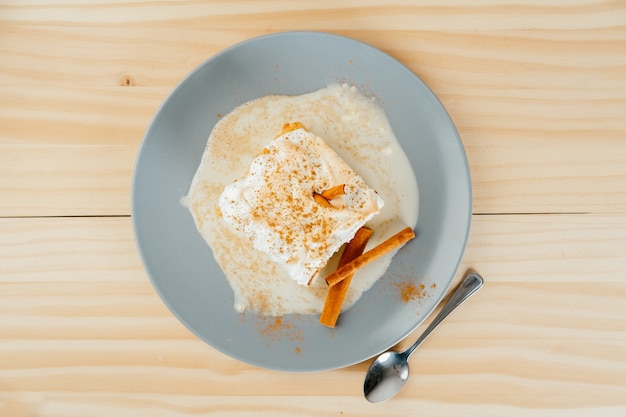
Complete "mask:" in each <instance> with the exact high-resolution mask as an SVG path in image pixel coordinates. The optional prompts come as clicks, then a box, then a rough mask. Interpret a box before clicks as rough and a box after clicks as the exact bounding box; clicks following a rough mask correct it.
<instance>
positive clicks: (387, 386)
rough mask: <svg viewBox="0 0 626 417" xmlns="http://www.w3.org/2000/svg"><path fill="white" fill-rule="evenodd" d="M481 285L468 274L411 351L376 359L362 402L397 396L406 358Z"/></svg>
mask: <svg viewBox="0 0 626 417" xmlns="http://www.w3.org/2000/svg"><path fill="white" fill-rule="evenodd" d="M483 283H484V281H483V279H482V277H481V276H480V275H478V274H477V273H475V272H472V273H470V274H468V275H467V276H466V277H465V278H464V279H463V282H461V284H460V285H459V286H458V288H457V289H456V291H455V292H454V294H452V296H451V297H450V299H449V300H448V302H447V303H446V304H445V305H444V306H443V308H442V309H441V311H440V312H439V314H437V316H436V317H435V319H434V320H433V321H432V322H431V323H430V325H429V326H428V327H427V328H426V330H425V331H424V333H422V335H421V336H420V337H419V338H418V339H417V340H416V341H415V343H413V345H411V347H409V348H408V349H407V350H405V351H404V352H394V351H388V352H385V353H383V354H381V355H380V356H379V357H378V358H376V360H375V361H374V362H372V364H371V365H370V367H369V369H368V371H367V374H366V375H365V382H364V383H363V393H364V394H365V398H367V400H368V401H370V402H373V403H377V402H381V401H385V400H387V399H389V398H391V397H393V396H394V395H396V394H397V393H398V391H400V390H401V389H402V387H403V386H404V384H406V381H407V380H408V379H409V362H408V360H409V356H411V354H412V353H413V351H414V350H415V349H416V348H417V347H418V346H419V345H421V344H422V342H423V341H424V340H426V338H427V337H428V335H430V333H432V331H433V330H435V328H437V326H439V324H441V322H442V321H443V320H444V319H445V318H446V317H448V315H449V314H450V313H452V312H453V311H454V310H456V308H457V307H459V306H460V305H461V304H462V303H463V302H464V301H465V300H467V299H468V298H469V297H470V296H471V295H472V294H474V293H475V292H476V291H478V290H479V289H480V288H481V287H482V286H483Z"/></svg>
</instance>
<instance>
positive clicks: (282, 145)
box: [219, 128, 384, 285]
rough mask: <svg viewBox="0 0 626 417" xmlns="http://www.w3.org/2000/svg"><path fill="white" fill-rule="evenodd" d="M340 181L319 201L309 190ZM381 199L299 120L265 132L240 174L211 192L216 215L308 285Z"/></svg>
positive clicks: (377, 208) (373, 212)
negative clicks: (215, 194) (272, 133)
mask: <svg viewBox="0 0 626 417" xmlns="http://www.w3.org/2000/svg"><path fill="white" fill-rule="evenodd" d="M342 184H345V187H344V192H345V194H343V195H340V196H338V197H335V198H333V199H332V201H331V202H330V203H331V206H330V207H324V206H322V205H321V204H320V203H318V202H317V201H315V199H314V198H313V194H314V193H318V194H321V193H322V192H324V191H325V190H328V189H330V188H332V187H334V186H337V185H342ZM383 204H384V203H383V200H382V199H381V198H380V197H379V196H378V194H377V193H376V192H375V191H374V190H373V189H371V188H370V187H369V186H368V185H367V184H366V183H365V181H363V179H362V178H361V177H360V176H359V175H358V174H357V173H356V172H355V171H354V170H353V169H352V168H351V167H350V166H349V165H348V164H347V163H346V162H345V161H344V160H343V159H342V158H341V157H340V156H339V155H337V153H336V152H335V151H333V149H331V148H330V146H328V144H326V142H325V141H324V140H323V139H322V138H320V137H318V136H317V135H315V134H313V133H311V132H309V131H307V130H306V129H303V128H298V129H296V130H292V131H288V132H287V133H284V134H282V135H280V136H278V137H277V138H275V139H274V140H272V141H271V142H270V143H269V144H268V145H267V146H266V147H265V149H264V150H263V152H262V153H261V154H260V155H258V156H257V157H256V158H255V159H254V160H253V161H252V163H251V165H250V167H249V169H248V172H247V173H246V175H245V177H244V178H242V179H240V180H237V181H235V182H233V183H232V184H230V185H228V186H226V187H225V189H224V191H223V193H222V194H221V196H220V198H219V209H220V211H221V214H222V216H223V218H224V220H225V221H226V222H227V223H228V224H230V225H231V226H232V227H234V228H235V229H236V230H238V231H239V232H242V233H243V234H245V235H246V236H247V237H248V238H249V239H251V241H252V242H253V245H254V248H256V249H257V250H260V251H263V252H265V253H266V254H268V255H269V256H270V258H271V259H272V260H274V261H275V262H277V263H278V264H280V265H282V266H283V267H284V268H285V269H286V271H287V273H288V274H289V276H290V278H291V279H293V280H295V281H296V282H297V283H298V284H301V285H308V284H309V283H310V282H311V280H312V279H314V277H315V276H316V275H317V273H318V272H319V271H320V270H321V269H322V268H323V267H324V266H325V265H326V264H327V262H328V260H329V259H330V258H331V257H332V256H333V254H334V253H335V252H337V250H339V249H340V247H341V246H342V245H343V244H344V243H346V242H348V241H349V240H350V239H352V237H353V236H354V234H355V233H356V231H357V230H358V229H359V228H360V227H361V226H363V225H364V224H365V223H366V222H368V221H369V220H370V219H372V218H373V217H374V216H376V215H377V214H378V213H379V212H380V210H381V208H382V207H383Z"/></svg>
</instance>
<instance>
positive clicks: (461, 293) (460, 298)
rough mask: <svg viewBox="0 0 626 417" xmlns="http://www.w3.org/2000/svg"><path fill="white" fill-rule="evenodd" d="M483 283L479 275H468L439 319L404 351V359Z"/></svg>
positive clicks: (436, 318)
mask: <svg viewBox="0 0 626 417" xmlns="http://www.w3.org/2000/svg"><path fill="white" fill-rule="evenodd" d="M483 282H484V281H483V279H482V277H481V276H480V275H478V274H477V273H475V272H472V273H470V274H468V275H467V276H466V277H465V278H464V279H463V282H461V284H460V285H459V287H458V288H457V289H456V291H455V292H454V294H452V297H450V299H449V300H448V302H447V303H446V305H444V306H443V308H442V309H441V311H440V312H439V314H437V317H435V319H434V320H433V321H432V322H431V323H430V325H429V326H428V327H427V328H426V330H425V331H424V333H422V335H421V336H420V337H419V338H418V339H417V340H416V341H415V343H413V345H412V346H411V347H409V348H408V349H407V350H406V351H404V353H403V355H404V357H405V358H408V357H409V356H411V353H413V351H414V350H415V349H416V348H417V347H418V346H419V345H421V344H422V342H423V341H424V340H426V338H427V337H428V336H429V335H430V334H431V333H432V331H433V330H435V329H436V328H437V326H439V325H440V324H441V322H442V321H444V319H445V318H446V317H448V315H449V314H450V313H452V312H453V311H454V310H456V309H457V307H458V306H460V305H461V304H463V302H464V301H465V300H467V299H468V298H470V296H471V295H472V294H474V293H475V292H476V291H478V290H479V289H480V288H481V287H482V286H483Z"/></svg>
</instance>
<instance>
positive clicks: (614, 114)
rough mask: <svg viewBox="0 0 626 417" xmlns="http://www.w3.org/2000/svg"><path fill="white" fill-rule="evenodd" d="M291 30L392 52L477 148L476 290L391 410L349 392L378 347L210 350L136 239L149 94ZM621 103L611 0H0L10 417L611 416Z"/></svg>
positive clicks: (619, 337) (624, 157) (622, 165)
mask: <svg viewBox="0 0 626 417" xmlns="http://www.w3.org/2000/svg"><path fill="white" fill-rule="evenodd" d="M287 30H315V31H324V32H330V33H336V34H341V35H345V36H349V37H352V38H354V39H357V40H361V41H364V42H367V43H369V44H371V45H373V46H375V47H377V48H380V49H381V50H383V51H385V52H387V53H389V54H390V55H392V56H393V57H395V58H397V59H399V60H400V61H401V62H402V63H404V64H405V65H407V66H408V67H409V69H411V70H412V71H413V72H415V73H416V74H417V75H418V76H419V77H420V78H421V79H423V80H424V81H425V82H426V83H427V84H428V86H429V87H430V88H431V89H432V90H433V91H434V93H435V94H436V95H437V96H438V97H439V98H440V100H441V101H442V103H443V104H444V106H445V107H446V109H447V110H448V112H449V113H450V115H451V117H452V119H453V120H454V122H455V124H456V126H457V128H458V131H459V134H460V136H461V139H462V141H463V144H464V147H465V149H466V152H467V156H468V161H469V164H470V168H471V173H472V184H473V194H474V200H473V211H474V216H473V221H472V229H471V235H470V239H469V242H468V247H467V251H466V253H465V256H464V258H463V261H462V263H461V265H460V268H459V272H458V274H457V276H456V277H455V282H458V281H459V280H460V279H461V276H462V275H463V273H464V272H465V271H466V270H468V269H475V270H477V271H478V272H480V273H481V274H482V275H483V276H484V277H485V279H486V285H485V288H484V289H483V290H481V292H480V293H478V294H477V295H476V296H475V297H473V298H472V299H471V300H470V301H468V302H467V304H466V305H464V306H463V307H462V310H460V311H459V312H458V313H455V314H454V315H453V316H451V317H450V318H449V319H448V320H447V321H446V324H445V325H444V326H442V327H441V328H440V329H439V330H437V332H436V334H434V335H433V336H432V337H431V338H429V340H428V341H427V342H426V343H425V344H424V345H423V346H422V347H421V348H420V349H419V351H418V352H417V353H416V355H415V357H414V358H413V359H412V367H413V372H414V376H413V377H412V378H411V380H410V381H409V383H408V384H407V386H406V387H405V389H404V391H402V392H401V393H400V394H399V395H398V397H396V398H394V399H393V400H392V401H389V402H386V403H383V404H379V405H372V404H369V403H367V402H366V401H365V400H364V399H363V398H362V392H361V391H362V380H363V375H364V372H365V370H366V369H367V366H368V363H361V364H358V365H355V366H352V367H348V368H346V369H342V370H337V371H332V372H321V373H311V374H287V373H281V372H273V371H267V370H263V369H259V368H255V367H252V366H249V365H246V364H244V363H241V362H239V361H237V360H234V359H231V358H229V357H227V356H226V355H224V354H222V353H220V352H218V351H216V350H214V349H213V348H212V347H210V346H207V345H206V344H204V343H203V342H201V341H200V340H198V339H197V338H196V337H195V336H194V335H192V334H191V333H190V332H189V331H188V330H187V329H186V328H185V327H184V326H183V325H182V324H181V323H180V322H178V321H177V320H176V319H175V318H174V317H173V316H172V314H171V313H170V312H169V310H168V309H167V308H166V307H165V305H164V304H163V302H162V301H161V300H160V299H159V297H158V295H157V294H156V292H155V291H154V289H153V288H152V287H151V285H150V282H149V279H148V278H147V276H146V274H145V272H144V270H143V268H142V265H141V262H140V259H139V256H138V253H137V250H136V248H135V244H134V242H133V235H132V227H131V220H130V217H129V214H130V186H131V180H132V170H133V165H134V161H135V158H136V156H137V152H138V149H139V146H140V143H141V140H142V137H143V135H144V132H145V130H146V128H147V126H148V125H149V123H150V120H151V119H152V117H153V115H154V114H155V111H156V110H157V108H158V106H159V105H160V104H161V103H162V101H163V100H164V98H165V97H166V96H167V94H168V93H169V92H170V91H171V89H172V88H174V87H175V85H176V84H177V83H178V82H179V81H180V80H181V79H182V78H183V77H184V76H185V75H186V74H187V73H189V72H190V71H191V70H192V69H193V68H195V67H196V66H198V65H199V64H200V63H202V62H203V61H204V60H205V59H207V58H209V57H211V56H212V55H214V54H216V53H218V52H219V51H221V50H223V49H224V48H227V47H229V46H232V45H234V44H236V43H237V42H240V41H244V40H246V39H249V38H251V37H255V36H259V35H263V34H268V33H272V32H276V31H287ZM625 115H626V3H624V2H623V1H611V0H608V1H605V0H573V1H554V2H545V1H539V0H523V1H512V0H505V1H496V0H469V1H466V2H459V1H456V0H444V1H437V2H435V1H431V0H410V1H402V2H400V1H390V0H364V1H359V2H354V1H342V0H339V1H337V0H335V1H313V0H305V1H299V2H290V1H268V0H261V1H237V2H223V1H222V2H220V1H209V0H187V1H177V2H170V1H160V0H155V1H147V0H146V1H136V2H129V1H126V0H115V1H111V0H95V1H92V2H83V1H80V0H62V1H55V2H52V1H49V0H19V1H18V0H4V1H0V416H3V417H4V416H8V417H27V416H28V417H32V416H38V417H73V416H116V417H118V416H119V417H125V416H133V417H134V416H138V415H140V416H141V415H146V416H156V417H161V416H163V417H183V416H209V415H210V416H213V415H216V416H217V415H228V416H234V417H240V416H252V415H254V416H272V417H274V416H294V415H299V416H334V417H338V416H339V417H342V416H380V415H385V416H402V417H405V416H413V415H421V416H426V417H431V416H432V417H435V416H436V417H443V416H460V415H463V416H470V417H473V416H476V417H479V416H480V417H483V416H487V417H491V416H493V417H500V416H512V417H527V416H537V415H540V416H547V417H565V416H567V417H570V416H574V417H576V416H584V417H588V416H589V417H592V416H593V417H596V416H609V417H613V416H615V417H618V416H619V417H622V416H624V415H626V399H625V397H624V393H625V392H626V303H625V302H624V300H625V299H626V256H625V254H626V117H625ZM418 331H419V330H418ZM416 333H417V332H416ZM416 336H417V334H414V335H412V336H411V337H410V338H408V339H407V340H405V341H403V342H402V343H401V344H400V346H399V347H400V348H402V347H406V346H407V345H408V344H409V343H410V342H411V341H412V340H414V339H415V337H416ZM355 342H358V341H355Z"/></svg>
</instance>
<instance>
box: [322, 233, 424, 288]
mask: <svg viewBox="0 0 626 417" xmlns="http://www.w3.org/2000/svg"><path fill="white" fill-rule="evenodd" d="M414 237H415V233H414V232H413V229H411V228H410V227H407V228H404V229H402V230H401V231H399V232H398V233H396V234H395V235H393V236H391V237H390V238H389V239H387V240H385V241H384V242H382V243H381V244H380V245H378V246H376V247H374V248H372V249H371V250H369V251H367V252H365V253H364V254H363V255H361V256H359V257H357V258H356V259H353V260H352V261H350V262H348V263H347V264H345V265H344V266H342V267H340V268H337V270H336V271H335V272H333V273H332V274H330V275H329V276H327V277H326V283H327V284H328V285H329V286H331V287H332V286H334V285H337V284H338V283H340V282H341V281H343V280H344V279H346V278H347V277H348V276H351V275H352V274H354V273H355V272H356V270H357V269H359V268H362V267H364V266H365V265H367V264H368V263H370V262H372V261H374V260H376V259H378V258H380V257H381V256H383V255H384V254H386V253H389V252H391V251H392V250H394V249H396V248H398V247H400V246H402V245H403V244H405V243H406V242H408V241H409V240H411V239H413V238H414Z"/></svg>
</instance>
